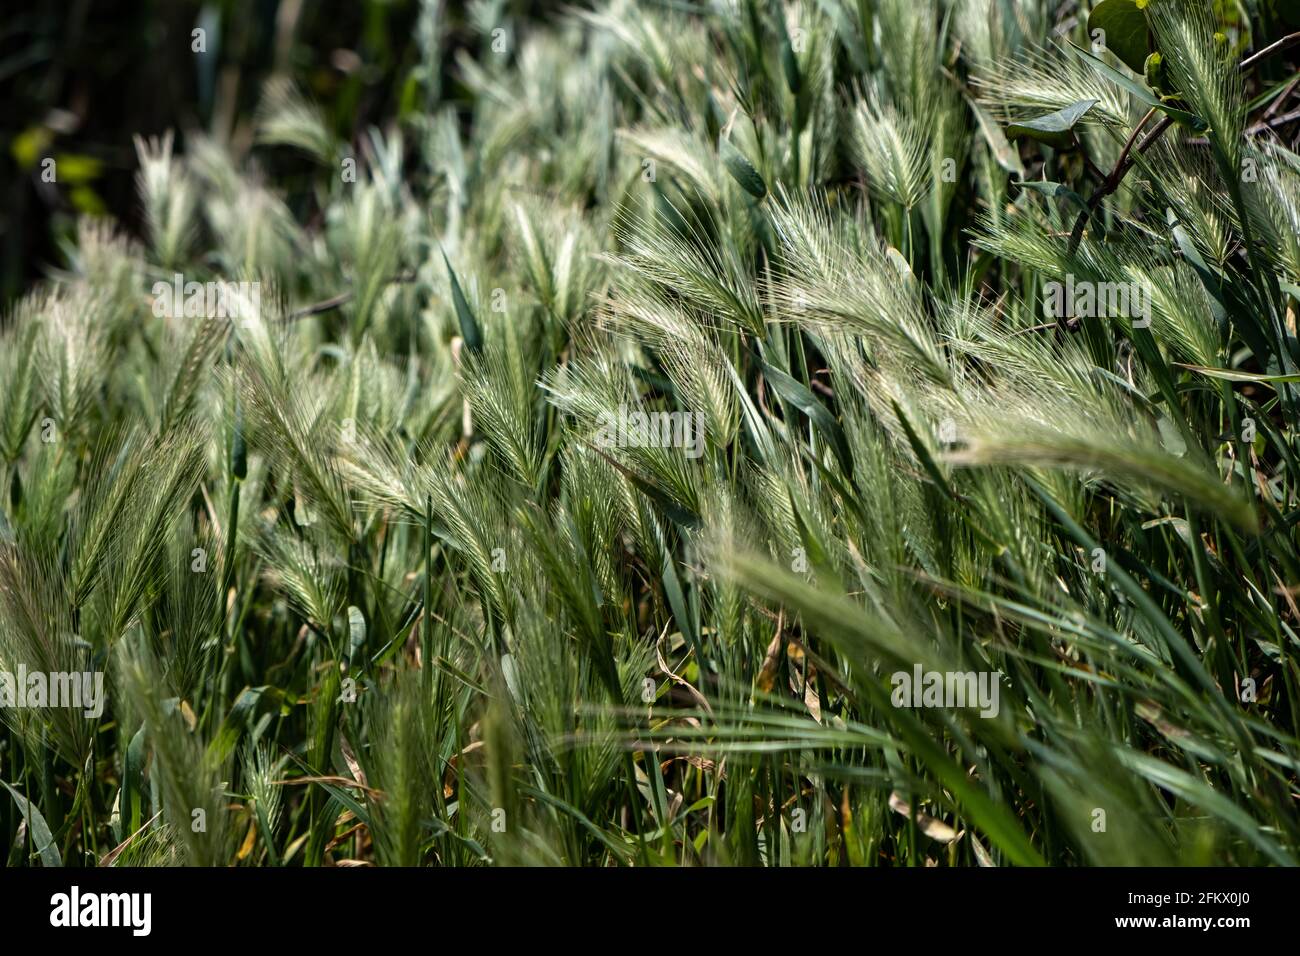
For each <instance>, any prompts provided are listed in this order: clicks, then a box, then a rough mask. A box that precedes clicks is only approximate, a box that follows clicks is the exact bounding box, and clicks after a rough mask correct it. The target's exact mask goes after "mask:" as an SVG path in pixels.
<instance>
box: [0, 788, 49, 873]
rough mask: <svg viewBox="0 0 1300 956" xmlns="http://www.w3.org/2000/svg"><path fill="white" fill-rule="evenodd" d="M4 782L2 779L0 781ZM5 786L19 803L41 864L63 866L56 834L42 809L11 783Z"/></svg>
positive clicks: (20, 811) (19, 809)
mask: <svg viewBox="0 0 1300 956" xmlns="http://www.w3.org/2000/svg"><path fill="white" fill-rule="evenodd" d="M3 782H4V781H0V783H3ZM4 788H5V789H6V790H8V791H9V794H10V796H12V797H13V798H14V803H16V804H18V812H19V813H21V814H22V815H23V819H24V820H26V821H27V832H28V833H30V834H31V837H32V843H34V844H35V846H36V853H37V854H38V855H39V856H40V858H41V865H42V866H45V867H53V866H62V865H63V858H62V857H61V856H59V848H58V847H57V846H56V845H55V843H54V834H52V833H51V832H50V825H49V824H48V823H46V822H45V817H44V816H42V815H41V811H40V810H38V809H37V808H36V805H35V804H33V803H31V802H30V801H29V800H28V799H27V798H26V797H24V796H23V795H22V794H21V793H19V792H18V791H17V790H15V789H14V788H13V787H11V786H9V784H7V783H6V784H4Z"/></svg>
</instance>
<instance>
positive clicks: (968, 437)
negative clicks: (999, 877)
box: [0, 0, 1300, 866]
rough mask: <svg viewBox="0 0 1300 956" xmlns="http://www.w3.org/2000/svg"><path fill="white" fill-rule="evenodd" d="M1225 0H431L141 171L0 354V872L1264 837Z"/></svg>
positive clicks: (1140, 848)
mask: <svg viewBox="0 0 1300 956" xmlns="http://www.w3.org/2000/svg"><path fill="white" fill-rule="evenodd" d="M1125 4H1127V5H1128V7H1131V8H1132V9H1131V10H1129V9H1123V10H1121V9H1119V8H1121V7H1124V5H1125ZM1280 6H1281V5H1274V4H1271V3H1269V2H1267V0H1244V2H1242V3H1222V4H1220V3H1214V4H1209V3H1202V2H1193V0H1148V2H1145V3H1140V2H1133V0H1105V2H1104V3H1097V4H1092V5H1089V4H1087V3H1084V4H1075V3H1065V4H1061V3H1058V2H1055V0H1053V2H1047V0H862V2H858V0H826V2H817V3H814V2H808V0H805V2H802V3H788V4H787V3H782V2H778V0H772V2H768V0H717V2H709V3H698V4H685V3H683V4H656V3H633V2H629V0H613V2H599V3H596V4H594V5H590V6H587V5H584V6H582V7H581V8H580V9H572V10H568V11H567V12H566V13H564V14H563V15H557V16H556V17H553V18H550V19H549V21H548V22H546V23H536V22H534V23H528V22H526V21H523V20H513V19H510V18H506V20H503V21H498V20H496V19H494V17H493V16H492V15H491V14H492V9H491V8H489V7H487V6H480V7H476V8H475V9H476V10H477V14H476V15H475V16H474V17H471V26H470V27H465V28H464V29H471V27H472V35H471V39H470V40H469V41H468V42H466V39H465V37H464V35H460V36H458V37H457V39H456V43H457V45H458V46H459V52H458V54H457V56H456V57H455V58H454V64H450V65H449V64H447V63H444V62H443V61H442V59H441V58H442V56H443V53H444V52H445V51H447V50H449V49H450V47H449V46H448V41H447V38H446V37H445V36H444V35H443V34H442V33H441V32H440V23H441V21H440V20H439V19H438V17H437V16H436V15H435V12H436V9H437V5H436V4H429V5H427V9H428V15H427V16H424V15H422V17H421V19H420V26H419V29H418V30H417V31H416V35H415V36H414V37H413V38H412V40H411V43H412V45H413V49H414V51H415V52H414V53H413V54H412V56H413V58H414V59H415V60H417V61H418V65H417V67H416V68H415V69H414V70H413V71H412V77H413V79H412V83H414V84H415V86H414V87H413V91H414V92H413V93H412V96H413V97H414V99H413V102H417V103H422V105H421V106H420V108H418V109H411V110H409V111H407V112H406V113H405V114H404V115H403V117H402V118H401V120H400V121H394V122H393V123H391V124H389V125H387V126H385V127H384V128H371V129H370V130H369V131H368V132H366V134H365V135H364V136H363V137H361V138H359V139H358V140H357V141H355V142H344V141H341V140H340V139H339V138H338V137H337V136H336V133H335V131H334V130H333V129H332V128H331V126H330V124H328V123H326V122H325V120H324V118H323V113H322V111H321V109H320V108H319V106H318V105H317V104H316V103H315V102H314V101H313V99H312V98H311V97H310V96H308V95H306V94H304V93H303V92H302V91H301V89H300V88H298V87H295V86H294V85H293V83H292V81H291V78H289V77H286V76H283V75H282V76H279V77H277V78H276V80H275V81H274V82H272V83H270V84H268V86H267V88H266V89H265V91H264V96H263V99H262V106H261V109H260V110H259V112H258V114H257V116H256V117H255V120H254V122H255V129H253V130H252V133H253V135H248V136H244V137H236V138H234V139H232V141H231V142H223V141H221V142H219V141H217V140H216V139H214V138H205V137H203V136H200V135H198V134H194V133H191V134H189V135H187V136H186V137H185V139H184V147H183V148H181V146H179V145H178V144H177V142H176V141H175V140H174V139H173V138H171V137H167V138H163V139H152V138H151V139H148V140H145V139H141V140H140V141H139V142H138V144H137V154H138V165H139V192H140V202H141V204H142V207H143V211H144V222H145V223H146V229H145V231H144V233H143V234H142V235H139V236H130V235H128V234H127V231H126V230H124V229H121V228H117V227H114V226H113V225H111V224H108V223H107V222H106V221H105V220H103V219H87V220H85V221H84V223H83V225H82V227H81V229H80V232H79V235H78V238H77V241H76V242H75V244H74V245H72V246H71V247H69V249H68V251H67V260H66V263H65V264H64V269H63V270H62V271H60V272H59V273H58V274H57V275H54V276H53V277H52V278H51V279H50V280H49V281H48V282H45V283H43V284H42V285H41V286H40V287H38V288H34V289H32V290H31V291H30V293H29V294H28V295H27V296H26V297H25V298H23V299H22V301H21V302H19V303H18V304H17V305H16V307H15V308H14V309H13V310H12V311H11V313H10V314H8V315H6V316H5V318H4V320H3V322H2V323H0V489H3V496H2V497H0V671H5V672H9V673H13V674H18V673H19V672H20V668H21V669H22V670H23V671H24V672H41V673H64V672H75V673H78V674H80V673H81V672H97V673H100V674H102V675H103V678H104V706H103V708H102V713H100V714H97V715H93V716H88V715H87V714H86V713H84V712H83V710H81V709H72V708H68V707H57V706H50V704H51V703H53V702H52V701H46V702H45V706H41V705H39V704H38V705H37V706H26V707H18V706H6V707H3V708H0V718H3V720H4V724H3V730H2V731H0V780H3V782H4V783H5V785H6V789H5V792H3V793H0V837H3V843H4V846H5V847H6V848H12V849H11V850H6V852H7V853H8V859H9V862H10V863H11V864H17V865H34V864H38V863H39V864H41V865H46V866H50V865H57V864H59V863H64V864H75V865H84V864H92V863H95V862H101V861H105V860H107V861H109V862H113V863H116V864H117V865H124V864H163V863H188V864H198V865H214V866H226V865H272V866H303V865H306V866H320V865H356V864H361V863H366V864H377V865H483V864H565V865H591V866H608V865H647V864H686V865H699V864H761V865H769V866H776V865H781V866H785V865H815V866H842V865H899V866H924V865H953V866H961V865H981V866H991V865H1012V864H1016V865H1031V864H1044V863H1046V864H1053V865H1074V864H1228V865H1247V864H1294V863H1296V862H1298V861H1300V814H1297V812H1296V800H1297V794H1298V793H1300V709H1298V707H1297V705H1298V704H1300V696H1297V693H1298V689H1300V688H1298V686H1297V685H1298V683H1300V666H1298V665H1297V661H1298V659H1300V656H1298V655H1300V639H1298V638H1297V633H1296V628H1297V626H1298V625H1300V609H1298V607H1297V596H1298V595H1300V550H1298V547H1297V546H1298V544H1300V537H1298V536H1297V531H1296V525H1297V516H1300V461H1298V456H1300V446H1298V444H1297V437H1298V436H1297V428H1298V427H1300V419H1298V418H1297V405H1298V403H1300V390H1298V389H1297V385H1300V366H1298V363H1300V346H1298V345H1297V339H1296V320H1295V315H1296V309H1297V308H1300V305H1298V303H1300V156H1298V155H1297V154H1296V153H1295V152H1293V151H1292V150H1291V149H1290V148H1289V147H1288V145H1287V135H1288V133H1287V131H1288V130H1289V129H1291V128H1292V127H1291V125H1289V124H1290V121H1288V120H1283V121H1280V122H1275V121H1276V120H1278V118H1279V117H1285V116H1286V114H1287V113H1288V112H1289V110H1290V107H1289V106H1288V105H1287V104H1288V102H1289V101H1290V100H1289V98H1290V97H1291V96H1292V95H1293V91H1294V89H1295V84H1294V83H1293V82H1292V81H1293V79H1294V76H1293V72H1292V70H1291V68H1290V67H1288V66H1287V63H1288V57H1289V54H1288V52H1287V51H1288V49H1289V48H1290V44H1289V41H1288V40H1286V39H1284V38H1285V37H1286V36H1287V33H1288V31H1289V30H1293V29H1296V27H1294V26H1288V25H1287V24H1286V23H1285V22H1284V21H1283V20H1282V19H1280V18H1279V14H1278V7H1280ZM1090 19H1091V21H1092V22H1090ZM1135 23H1136V24H1137V26H1136V27H1134V26H1132V25H1133V24H1135ZM1124 24H1128V25H1129V26H1124ZM1097 29H1102V30H1105V31H1106V34H1105V42H1104V43H1103V42H1100V40H1099V36H1098V35H1097V34H1096V33H1095V32H1094V31H1095V30H1097ZM1279 41H1280V42H1279ZM421 77H422V78H423V79H419V78H421ZM439 77H440V78H441V80H439V81H438V82H434V80H433V79H431V78H439ZM422 84H423V85H422ZM295 164H296V166H295ZM286 167H295V168H297V169H299V170H301V169H303V168H309V172H308V173H307V174H305V175H304V174H302V173H301V172H300V173H299V174H298V176H297V178H295V179H293V180H292V182H293V184H292V185H286V184H277V181H276V177H275V176H272V175H270V174H268V172H267V170H268V169H270V168H280V169H284V168H286ZM931 674H938V675H939V679H940V680H942V681H944V683H943V686H942V687H937V688H934V689H936V690H942V691H949V692H951V691H952V690H953V689H954V688H955V687H958V686H960V687H961V688H962V689H963V692H964V693H965V695H966V697H965V699H964V700H960V699H954V698H953V696H952V695H951V693H948V694H942V693H940V694H938V695H937V696H934V697H933V698H932V697H931V696H930V695H929V694H928V693H922V691H923V687H924V686H928V677H927V675H931ZM917 675H920V676H921V678H922V679H921V682H920V684H921V686H916V687H914V688H913V687H911V686H910V685H911V683H912V682H914V681H915V678H916V676H917ZM944 675H947V677H946V678H945V677H944ZM961 675H969V678H970V680H969V682H966V683H963V678H962V677H961ZM911 690H915V692H916V693H915V695H913V694H912V693H910V691H911ZM975 696H978V697H979V698H980V701H979V702H978V703H977V702H976V701H975V700H974V699H973V698H974V697H975ZM28 703H29V704H30V703H31V701H28ZM915 704H920V705H921V706H913V705H915Z"/></svg>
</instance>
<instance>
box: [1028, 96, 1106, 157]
mask: <svg viewBox="0 0 1300 956" xmlns="http://www.w3.org/2000/svg"><path fill="white" fill-rule="evenodd" d="M1096 105H1097V101H1096V100H1079V101H1078V102H1076V103H1071V104H1070V105H1069V106H1067V107H1065V108H1064V109H1059V110H1057V111H1056V112H1055V113H1047V114H1045V115H1043V116H1038V117H1035V118H1034V119H1031V120H1025V121H1024V122H1022V123H1012V124H1011V125H1010V126H1008V127H1007V138H1008V139H1019V138H1020V137H1021V136H1028V137H1029V138H1030V139H1035V140H1038V142H1040V143H1046V144H1047V145H1048V146H1051V147H1053V148H1054V149H1069V148H1070V147H1071V146H1073V145H1074V144H1075V142H1076V139H1075V136H1074V124H1076V123H1077V122H1079V120H1081V119H1083V117H1084V116H1085V115H1086V114H1087V112H1088V111H1089V110H1090V109H1092V108H1093V107H1094V106H1096Z"/></svg>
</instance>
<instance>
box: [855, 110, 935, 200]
mask: <svg viewBox="0 0 1300 956" xmlns="http://www.w3.org/2000/svg"><path fill="white" fill-rule="evenodd" d="M849 126H850V129H851V130H852V137H853V138H852V144H853V157H854V160H855V161H856V162H857V164H858V165H859V166H861V167H862V168H863V169H864V170H865V171H866V174H867V185H868V186H869V187H870V188H871V190H872V191H873V192H874V193H875V194H876V195H877V196H879V197H880V198H882V199H885V200H888V201H889V202H895V203H898V204H899V205H900V206H902V207H904V208H905V209H909V210H910V209H912V208H913V207H914V206H916V205H917V204H918V203H919V202H920V201H921V198H922V197H923V196H924V195H925V192H926V190H927V187H928V185H929V178H928V175H927V173H928V172H929V170H928V163H927V159H928V155H929V152H928V148H927V134H928V131H929V130H930V128H931V126H932V117H931V115H929V113H928V112H927V113H923V114H915V115H914V114H910V113H904V112H901V111H899V110H898V109H896V108H895V107H894V106H892V105H891V104H889V103H886V102H882V100H881V98H880V97H879V96H878V95H877V94H876V93H875V92H874V91H872V90H870V89H869V90H868V91H867V92H866V93H865V94H864V95H863V96H861V97H860V98H858V99H857V102H856V103H855V104H854V106H853V108H852V111H851V114H850V118H849Z"/></svg>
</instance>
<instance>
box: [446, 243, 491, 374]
mask: <svg viewBox="0 0 1300 956" xmlns="http://www.w3.org/2000/svg"><path fill="white" fill-rule="evenodd" d="M442 261H443V262H445V263H446V264H447V274H448V275H449V276H451V300H452V302H453V303H454V304H455V306H456V320H457V321H458V322H459V323H460V336H461V338H462V339H464V340H465V347H466V348H467V349H469V350H470V351H471V352H480V351H482V350H483V331H482V329H480V328H479V324H478V319H476V318H475V317H474V310H473V309H471V308H470V306H469V300H468V299H466V298H465V293H464V291H463V290H462V289H461V287H460V280H459V279H458V278H456V270H455V269H453V268H452V267H451V260H450V259H448V258H447V253H446V252H444V253H443V254H442Z"/></svg>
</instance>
